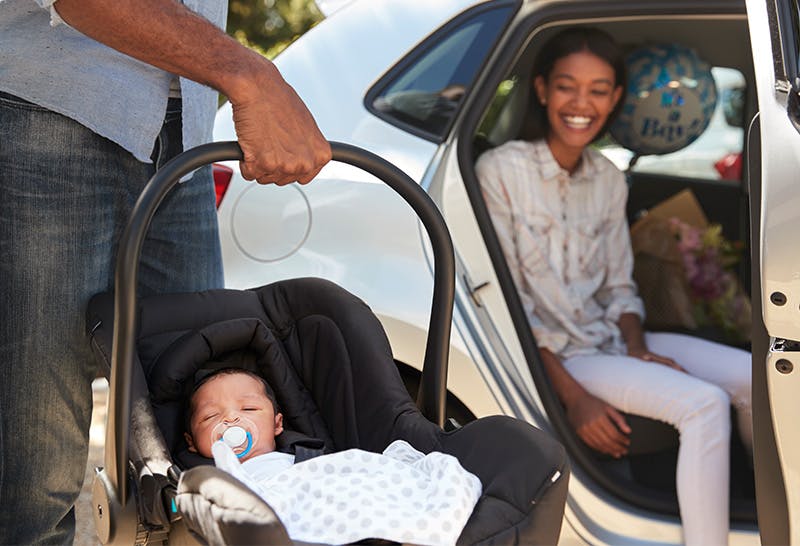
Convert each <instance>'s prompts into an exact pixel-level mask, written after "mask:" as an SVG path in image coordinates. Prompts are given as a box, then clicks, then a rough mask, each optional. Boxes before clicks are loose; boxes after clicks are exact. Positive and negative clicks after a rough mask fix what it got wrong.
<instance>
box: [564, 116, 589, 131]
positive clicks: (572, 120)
mask: <svg viewBox="0 0 800 546" xmlns="http://www.w3.org/2000/svg"><path fill="white" fill-rule="evenodd" d="M563 118H564V122H565V123H566V124H567V125H569V126H570V127H573V128H575V129H585V128H587V127H588V126H589V124H590V123H591V122H592V118H589V117H586V116H563Z"/></svg>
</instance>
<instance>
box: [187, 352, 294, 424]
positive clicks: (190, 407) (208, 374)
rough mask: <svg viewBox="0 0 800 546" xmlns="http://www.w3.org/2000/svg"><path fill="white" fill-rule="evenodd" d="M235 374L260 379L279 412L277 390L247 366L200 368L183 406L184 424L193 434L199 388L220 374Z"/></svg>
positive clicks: (274, 407) (265, 392)
mask: <svg viewBox="0 0 800 546" xmlns="http://www.w3.org/2000/svg"><path fill="white" fill-rule="evenodd" d="M233 374H243V375H247V376H250V377H252V378H253V379H255V380H257V381H259V382H260V383H261V384H262V385H263V386H264V394H265V395H266V396H267V398H269V401H270V402H272V408H273V410H274V411H275V413H278V402H277V400H276V398H275V391H273V390H272V387H271V386H270V384H269V383H267V380H266V379H264V378H263V377H261V376H260V375H258V374H257V373H255V372H253V371H250V370H247V369H245V368H234V367H223V368H217V369H214V370H199V371H198V372H197V373H196V374H195V378H196V379H195V382H194V385H193V386H192V388H191V390H190V391H189V392H188V393H187V395H186V398H185V404H184V408H183V416H184V420H183V421H184V422H183V426H184V429H185V430H186V431H187V432H188V433H190V434H191V432H192V430H191V428H192V427H191V423H192V415H193V414H194V395H195V393H196V392H197V390H198V389H199V388H200V387H202V386H203V385H205V384H206V383H208V382H209V381H211V380H212V379H214V378H215V377H218V376H220V375H233Z"/></svg>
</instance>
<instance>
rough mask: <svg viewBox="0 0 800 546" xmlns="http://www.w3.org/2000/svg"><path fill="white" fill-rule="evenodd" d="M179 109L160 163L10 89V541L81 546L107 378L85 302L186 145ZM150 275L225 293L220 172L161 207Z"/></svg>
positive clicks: (4, 216)
mask: <svg viewBox="0 0 800 546" xmlns="http://www.w3.org/2000/svg"><path fill="white" fill-rule="evenodd" d="M174 106H175V105H174V101H171V109H170V110H168V112H167V115H166V118H165V124H164V127H163V129H162V131H161V135H160V136H159V139H158V141H157V142H156V147H155V150H154V153H153V155H154V158H155V159H156V160H157V163H156V164H155V165H153V164H144V163H141V162H139V161H137V160H135V159H134V158H133V156H131V155H130V154H129V153H128V152H126V151H125V150H123V149H122V148H120V147H119V146H117V145H116V144H114V143H112V142H111V141H109V140H107V139H105V138H103V137H100V136H98V135H97V134H96V133H94V132H92V131H90V130H88V129H86V128H85V127H83V126H82V125H80V124H78V123H76V122H74V121H72V120H70V119H68V118H66V117H63V116H61V115H58V114H55V113H53V112H50V111H48V110H46V109H43V108H40V107H38V106H35V105H33V104H30V103H28V102H25V101H23V100H21V99H18V98H16V97H13V96H11V95H8V94H3V93H0V295H2V302H0V370H2V375H0V420H1V421H2V427H1V428H0V449H1V452H0V456H1V457H2V458H1V459H0V544H31V543H36V544H70V543H71V542H72V538H73V534H74V528H75V516H74V508H73V505H74V503H75V500H76V499H77V496H78V493H79V492H80V489H81V483H82V481H83V476H84V471H85V467H86V457H87V453H88V433H89V424H90V419H91V411H92V393H91V382H92V380H93V379H94V378H95V376H96V374H97V371H98V368H97V364H96V363H95V362H94V361H93V356H92V354H91V352H90V350H89V346H88V343H87V338H86V333H85V310H86V303H87V302H88V300H89V298H90V297H91V296H92V295H93V294H95V293H98V292H102V291H107V290H110V289H111V288H112V282H113V267H114V257H115V255H116V244H117V240H118V238H119V235H120V233H121V231H122V228H123V227H124V223H125V221H126V219H127V217H128V214H129V212H130V210H131V208H132V206H133V204H134V202H135V200H136V198H137V196H138V194H139V192H140V191H141V189H142V187H143V186H144V184H145V183H146V182H147V180H148V179H149V178H150V177H151V176H152V175H153V173H154V172H155V169H156V168H157V166H158V165H161V164H163V162H164V161H166V159H168V158H169V157H170V156H172V155H174V154H175V153H177V152H179V151H180V148H181V142H180V140H181V139H180V135H181V116H180V110H179V109H178V110H174ZM139 281H140V289H139V290H140V292H139V293H140V294H151V293H159V292H177V291H193V290H202V289H205V288H211V287H220V286H222V265H221V257H220V248H219V237H218V233H217V223H216V211H215V206H214V189H213V184H212V182H211V174H210V168H204V169H200V170H199V171H197V172H196V173H195V176H194V177H193V179H192V180H191V181H188V182H186V183H184V184H181V185H179V186H178V187H176V188H175V190H174V191H173V192H171V193H170V195H169V196H168V197H167V199H166V200H165V202H164V204H163V205H162V207H161V208H160V209H159V212H158V213H157V214H156V217H155V218H154V220H153V223H152V225H151V228H150V231H149V236H148V239H147V241H146V242H145V245H144V248H143V255H142V261H141V267H140V273H139Z"/></svg>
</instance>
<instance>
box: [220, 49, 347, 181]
mask: <svg viewBox="0 0 800 546" xmlns="http://www.w3.org/2000/svg"><path fill="white" fill-rule="evenodd" d="M265 71H266V74H265V75H266V76H267V77H266V79H263V78H259V79H257V80H256V81H255V82H253V83H254V85H252V86H248V91H247V92H245V93H243V94H242V95H240V96H236V97H231V96H229V99H230V100H231V104H232V106H233V123H234V126H235V128H236V135H237V137H238V140H239V145H240V146H241V147H242V151H243V152H244V161H242V162H241V163H240V168H241V172H242V176H243V177H244V178H245V179H246V180H257V181H258V182H259V183H260V184H270V183H275V184H278V185H279V186H282V185H284V184H290V183H291V182H295V181H297V182H300V183H301V184H305V183H308V182H310V181H311V179H312V178H314V177H315V176H316V175H317V173H319V171H320V169H322V167H323V166H324V165H325V164H326V163H327V162H328V161H330V159H331V149H330V145H329V144H328V141H327V140H325V138H324V137H323V136H322V133H320V131H319V128H318V127H317V124H316V122H315V121H314V118H313V117H312V116H311V113H310V112H309V111H308V109H307V108H306V105H305V104H303V102H302V101H301V100H300V97H298V96H297V93H295V91H294V89H292V88H291V86H289V84H287V83H286V82H285V81H284V80H283V78H282V77H281V75H280V74H279V73H278V70H277V69H276V68H275V67H274V66H273V65H272V64H271V63H270V64H269V65H268V66H266V67H265ZM262 79H263V81H261V80H262Z"/></svg>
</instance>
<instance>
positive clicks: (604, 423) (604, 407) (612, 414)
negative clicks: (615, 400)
mask: <svg viewBox="0 0 800 546" xmlns="http://www.w3.org/2000/svg"><path fill="white" fill-rule="evenodd" d="M567 419H569V422H570V424H572V426H573V428H575V431H576V432H577V433H578V436H580V438H581V440H583V441H584V442H585V443H586V445H588V446H589V447H591V448H592V449H595V450H597V451H600V452H601V453H606V454H608V455H611V456H612V457H614V458H620V457H622V456H624V455H627V453H628V446H629V445H630V443H631V441H630V439H629V438H628V435H629V434H630V433H631V429H630V427H629V426H628V423H626V422H625V418H624V417H623V416H622V414H621V413H620V412H619V411H617V410H616V409H615V408H614V407H612V406H610V405H608V404H606V403H605V402H603V401H602V400H600V399H599V398H597V397H596V396H593V395H591V394H589V393H586V394H585V395H584V396H582V397H580V398H578V399H576V400H575V401H574V402H573V403H572V404H570V405H568V406H567Z"/></svg>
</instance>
